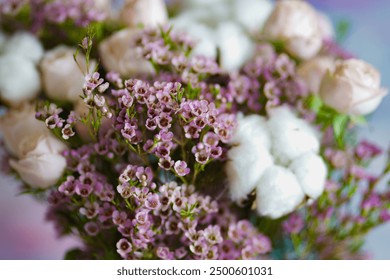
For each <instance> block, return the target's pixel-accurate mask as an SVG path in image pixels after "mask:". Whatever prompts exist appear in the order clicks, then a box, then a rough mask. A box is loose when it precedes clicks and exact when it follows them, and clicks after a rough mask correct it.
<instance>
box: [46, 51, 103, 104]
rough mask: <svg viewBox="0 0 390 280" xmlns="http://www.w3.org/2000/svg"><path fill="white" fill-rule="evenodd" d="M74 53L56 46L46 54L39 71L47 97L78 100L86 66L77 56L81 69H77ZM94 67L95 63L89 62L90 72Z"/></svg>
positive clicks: (83, 57) (83, 59) (79, 55)
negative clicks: (40, 71)
mask: <svg viewBox="0 0 390 280" xmlns="http://www.w3.org/2000/svg"><path fill="white" fill-rule="evenodd" d="M75 52H76V50H75V49H73V48H70V47H66V46H58V47H56V48H54V49H52V50H50V51H48V52H46V54H45V56H44V58H43V60H42V62H41V70H42V83H43V88H44V90H45V93H46V94H47V96H48V97H50V98H52V99H55V100H60V101H70V102H75V101H77V100H78V99H80V95H81V94H82V88H83V85H84V81H85V76H84V74H86V72H87V71H86V70H87V66H86V59H85V56H84V55H82V54H78V56H77V62H78V64H79V66H80V67H81V69H80V68H79V66H78V65H77V63H76V62H75V61H74V57H73V55H74V53H75ZM95 66H96V63H95V61H90V65H89V68H90V69H89V70H90V72H91V71H93V70H94V68H95ZM83 72H84V73H83Z"/></svg>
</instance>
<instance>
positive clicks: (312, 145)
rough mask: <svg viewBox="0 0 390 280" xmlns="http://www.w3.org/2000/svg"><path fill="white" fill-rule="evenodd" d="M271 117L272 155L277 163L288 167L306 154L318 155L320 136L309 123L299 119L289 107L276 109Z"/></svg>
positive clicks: (269, 124)
mask: <svg viewBox="0 0 390 280" xmlns="http://www.w3.org/2000/svg"><path fill="white" fill-rule="evenodd" d="M270 116H271V117H270V119H269V121H268V127H269V129H270V131H271V135H272V141H273V146H272V154H273V155H274V157H275V160H276V161H277V162H279V163H280V164H282V165H287V164H289V163H290V162H291V161H292V160H294V159H295V158H297V157H299V156H301V155H303V154H305V153H308V152H315V153H318V151H319V148H320V141H319V135H318V132H317V131H316V130H315V129H314V128H313V127H312V126H311V125H310V124H309V123H307V122H306V121H305V120H303V119H299V118H298V117H297V116H296V115H295V114H294V113H293V112H292V111H291V110H290V109H289V108H288V107H279V108H275V109H273V110H272V111H271V112H270Z"/></svg>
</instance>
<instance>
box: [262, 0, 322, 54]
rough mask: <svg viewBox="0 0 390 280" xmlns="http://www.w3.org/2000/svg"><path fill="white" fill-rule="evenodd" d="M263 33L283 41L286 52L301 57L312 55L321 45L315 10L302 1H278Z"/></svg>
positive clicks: (267, 36) (269, 37) (270, 37)
mask: <svg viewBox="0 0 390 280" xmlns="http://www.w3.org/2000/svg"><path fill="white" fill-rule="evenodd" d="M263 34H264V36H265V37H266V38H267V39H270V40H275V41H281V42H283V43H284V44H285V47H286V50H287V51H288V52H290V53H291V54H292V55H294V56H297V57H298V58H301V59H309V58H312V57H314V56H315V55H316V54H317V53H318V52H319V50H320V49H321V46H322V39H323V38H322V34H321V32H320V27H319V21H318V16H317V12H316V11H315V10H314V9H313V8H312V7H311V6H310V5H309V4H308V3H306V2H304V1H299V0H290V1H278V2H277V4H276V5H275V8H274V10H273V12H272V13H271V15H270V17H269V18H268V20H267V21H266V23H265V25H264V28H263Z"/></svg>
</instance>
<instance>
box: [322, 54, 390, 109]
mask: <svg viewBox="0 0 390 280" xmlns="http://www.w3.org/2000/svg"><path fill="white" fill-rule="evenodd" d="M380 83H381V77H380V73H379V72H378V71H377V70H376V69H375V68H374V67H373V66H371V65H370V64H368V63H366V62H364V61H361V60H358V59H348V60H344V61H339V62H337V63H336V66H335V69H334V70H333V71H328V72H327V73H326V74H325V76H324V78H323V80H322V82H321V87H320V96H321V98H322V100H323V102H324V103H325V104H327V105H328V106H330V107H332V108H334V109H335V110H337V111H339V112H340V113H345V114H351V115H366V114H369V113H371V112H373V111H374V110H375V109H376V108H377V107H378V106H379V104H380V103H381V101H382V98H383V97H384V96H385V95H386V94H387V89H384V88H381V87H380Z"/></svg>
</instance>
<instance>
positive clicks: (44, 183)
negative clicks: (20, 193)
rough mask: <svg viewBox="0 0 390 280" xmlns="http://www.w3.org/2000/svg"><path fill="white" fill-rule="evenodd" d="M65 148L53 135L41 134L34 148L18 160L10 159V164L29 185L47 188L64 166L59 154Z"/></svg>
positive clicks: (56, 179)
mask: <svg viewBox="0 0 390 280" xmlns="http://www.w3.org/2000/svg"><path fill="white" fill-rule="evenodd" d="M65 148H66V146H65V145H62V143H61V142H59V140H57V139H56V138H54V136H52V135H46V136H41V137H40V138H39V139H38V140H37V142H36V146H35V148H34V149H32V150H31V151H29V152H28V153H26V154H25V156H24V157H22V158H21V159H19V160H10V165H11V167H12V168H13V169H15V170H16V171H17V172H18V174H19V175H20V177H21V178H22V180H23V181H24V182H25V183H27V184H28V185H30V186H31V187H38V188H48V187H50V186H52V185H54V184H55V183H56V182H57V181H58V179H59V178H60V177H61V176H62V174H63V172H64V170H65V168H66V160H65V158H64V157H63V156H62V155H61V154H60V152H61V151H63V150H64V149H65Z"/></svg>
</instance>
